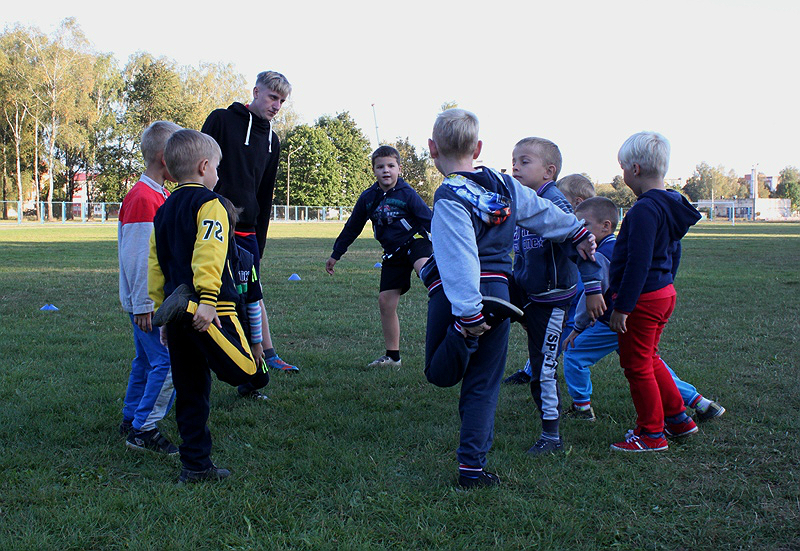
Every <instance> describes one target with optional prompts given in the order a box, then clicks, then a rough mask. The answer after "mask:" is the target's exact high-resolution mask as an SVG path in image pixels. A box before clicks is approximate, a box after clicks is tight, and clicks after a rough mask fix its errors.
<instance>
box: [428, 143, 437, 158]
mask: <svg viewBox="0 0 800 551" xmlns="http://www.w3.org/2000/svg"><path fill="white" fill-rule="evenodd" d="M428 150H429V151H430V152H431V159H435V158H437V157H438V156H439V149H438V148H437V147H436V142H435V141H433V140H432V139H431V138H428Z"/></svg>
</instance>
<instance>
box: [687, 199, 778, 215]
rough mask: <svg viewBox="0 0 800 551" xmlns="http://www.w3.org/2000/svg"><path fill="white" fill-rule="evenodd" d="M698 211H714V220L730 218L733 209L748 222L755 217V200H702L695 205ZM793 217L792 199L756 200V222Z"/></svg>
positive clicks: (734, 213)
mask: <svg viewBox="0 0 800 551" xmlns="http://www.w3.org/2000/svg"><path fill="white" fill-rule="evenodd" d="M695 205H696V206H697V209H698V210H700V211H704V212H710V211H711V210H712V205H713V211H714V215H713V217H714V218H730V216H731V209H733V215H734V216H735V217H736V218H745V219H747V220H752V219H754V217H753V199H752V198H749V197H747V198H744V199H738V198H737V199H718V200H714V201H711V200H710V199H702V200H700V201H698V202H697V203H695ZM791 217H792V202H791V200H790V199H762V198H759V199H756V206H755V220H786V219H788V218H791Z"/></svg>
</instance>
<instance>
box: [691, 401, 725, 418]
mask: <svg viewBox="0 0 800 551" xmlns="http://www.w3.org/2000/svg"><path fill="white" fill-rule="evenodd" d="M723 413H725V408H724V407H722V406H721V405H719V404H718V403H717V402H711V403H710V404H709V405H708V409H707V410H705V411H704V412H703V413H700V412H699V411H698V412H697V420H698V421H702V422H704V423H705V422H706V421H711V420H712V419H716V418H717V417H719V416H721V415H722V414H723Z"/></svg>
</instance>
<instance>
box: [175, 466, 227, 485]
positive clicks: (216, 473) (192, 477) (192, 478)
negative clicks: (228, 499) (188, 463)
mask: <svg viewBox="0 0 800 551" xmlns="http://www.w3.org/2000/svg"><path fill="white" fill-rule="evenodd" d="M230 475H231V472H230V471H229V470H228V469H222V468H220V467H217V466H216V465H211V467H209V468H208V469H206V470H204V471H190V470H189V469H181V475H180V476H179V477H178V483H179V484H186V483H193V482H204V481H206V480H211V481H215V480H222V479H223V478H228V477H229V476H230Z"/></svg>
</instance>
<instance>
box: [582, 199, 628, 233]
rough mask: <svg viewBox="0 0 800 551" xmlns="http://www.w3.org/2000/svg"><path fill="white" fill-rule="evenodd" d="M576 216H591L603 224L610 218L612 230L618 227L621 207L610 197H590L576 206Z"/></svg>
mask: <svg viewBox="0 0 800 551" xmlns="http://www.w3.org/2000/svg"><path fill="white" fill-rule="evenodd" d="M575 216H577V217H578V218H586V217H587V216H591V217H592V218H593V219H594V221H595V222H600V223H601V224H602V223H603V222H605V221H606V220H608V221H609V222H611V231H614V230H615V229H617V224H619V209H618V208H617V206H616V205H615V204H614V201H612V200H611V199H609V198H608V197H589V198H588V199H586V201H584V202H582V203H581V204H580V205H578V206H577V207H575Z"/></svg>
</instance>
